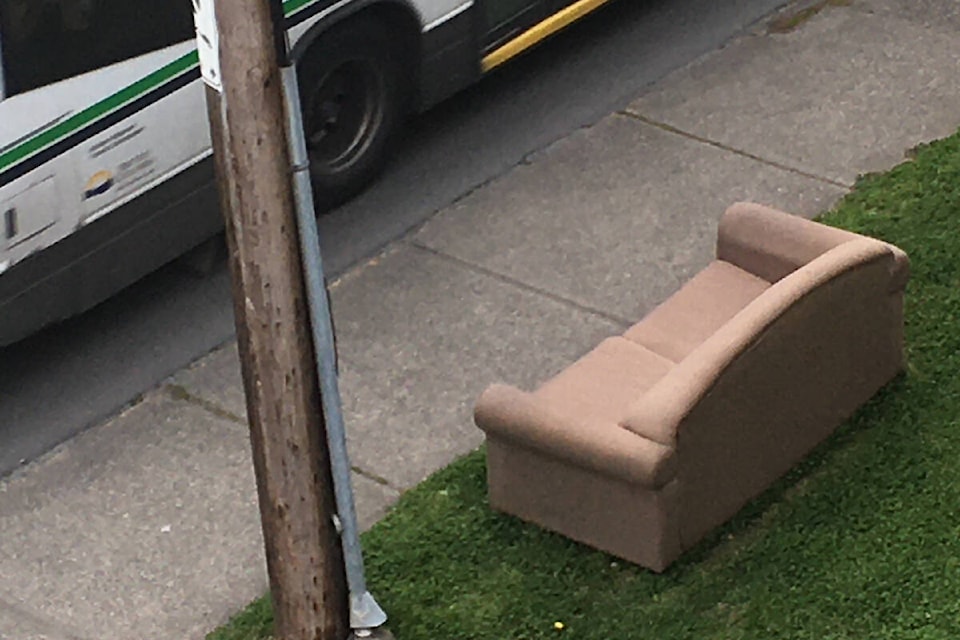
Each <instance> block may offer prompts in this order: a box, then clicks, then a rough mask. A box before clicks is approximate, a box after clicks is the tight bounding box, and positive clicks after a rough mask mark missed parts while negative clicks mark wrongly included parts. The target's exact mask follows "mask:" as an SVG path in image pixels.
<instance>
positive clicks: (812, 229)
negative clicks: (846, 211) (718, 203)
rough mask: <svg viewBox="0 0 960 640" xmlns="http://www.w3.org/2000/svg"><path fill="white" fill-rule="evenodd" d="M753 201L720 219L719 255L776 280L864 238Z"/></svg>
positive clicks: (734, 209)
mask: <svg viewBox="0 0 960 640" xmlns="http://www.w3.org/2000/svg"><path fill="white" fill-rule="evenodd" d="M861 237H863V236H859V235H857V234H855V233H851V232H849V231H844V230H843V229H837V228H834V227H830V226H827V225H823V224H816V223H811V222H810V221H809V220H806V219H804V218H801V217H798V216H794V215H790V214H788V213H784V212H782V211H777V210H776V209H771V208H770V207H765V206H763V205H760V204H755V203H752V202H738V203H737V204H735V205H733V206H731V207H730V208H729V209H727V211H726V212H725V213H724V215H723V217H722V218H721V219H720V228H719V230H718V233H717V258H718V259H720V260H725V261H727V262H731V263H733V264H735V265H737V266H738V267H740V268H741V269H744V270H745V271H749V272H750V273H752V274H754V275H756V276H759V277H760V278H763V279H764V280H766V281H767V282H777V281H778V280H780V279H782V278H783V277H784V276H786V275H788V274H790V273H793V272H794V271H796V270H797V269H799V268H800V267H802V266H804V265H806V264H809V263H810V262H812V261H813V260H815V259H816V258H818V257H820V256H821V255H823V254H824V253H826V252H828V251H830V250H831V249H833V248H835V247H837V246H839V245H841V244H843V243H845V242H850V241H851V240H856V239H857V238H861Z"/></svg>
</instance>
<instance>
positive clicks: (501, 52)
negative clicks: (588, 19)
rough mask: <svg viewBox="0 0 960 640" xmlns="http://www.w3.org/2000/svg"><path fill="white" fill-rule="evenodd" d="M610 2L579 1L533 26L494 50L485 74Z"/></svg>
mask: <svg viewBox="0 0 960 640" xmlns="http://www.w3.org/2000/svg"><path fill="white" fill-rule="evenodd" d="M607 2H609V0H577V2H574V3H573V4H571V5H570V6H569V7H567V8H566V9H563V10H562V11H558V12H557V13H555V14H553V15H552V16H550V17H549V18H547V19H545V20H542V21H541V22H538V23H537V24H535V25H533V26H532V27H530V28H529V29H527V30H526V31H524V32H523V33H521V34H520V35H518V36H517V37H516V38H514V39H513V40H511V41H510V42H508V43H506V44H505V45H503V46H501V47H498V48H497V49H494V50H493V51H491V52H490V53H488V54H487V55H486V56H484V58H483V60H482V61H481V66H482V68H483V72H484V73H486V72H487V71H490V70H491V69H493V68H494V67H497V66H499V65H501V64H503V63H504V62H506V61H507V60H509V59H510V58H512V57H514V56H515V55H517V54H519V53H522V52H523V51H526V50H527V49H529V48H530V47H532V46H533V45H535V44H537V43H538V42H540V41H541V40H543V39H544V38H546V37H547V36H550V35H553V34H554V33H556V32H557V31H560V29H563V28H564V27H566V26H567V25H569V24H570V23H571V22H576V21H577V20H579V19H580V18H582V17H583V16H585V15H587V14H588V13H591V12H592V11H595V10H596V9H599V8H600V7H601V6H602V5H605V4H606V3H607Z"/></svg>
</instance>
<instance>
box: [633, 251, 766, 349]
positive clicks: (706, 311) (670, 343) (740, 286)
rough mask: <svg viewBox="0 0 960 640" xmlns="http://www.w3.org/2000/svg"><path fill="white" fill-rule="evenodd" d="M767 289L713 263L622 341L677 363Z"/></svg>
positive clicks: (749, 277) (745, 274) (746, 275)
mask: <svg viewBox="0 0 960 640" xmlns="http://www.w3.org/2000/svg"><path fill="white" fill-rule="evenodd" d="M769 288H770V283H769V282H767V281H766V280H763V279H761V278H758V277H757V276H755V275H753V274H752V273H748V272H746V271H744V270H743V269H740V268H738V267H736V266H734V265H732V264H730V263H729V262H725V261H723V260H714V261H713V262H712V263H710V264H709V265H708V266H707V267H706V268H705V269H704V270H703V271H701V272H700V273H698V274H697V275H696V276H694V277H693V278H692V279H691V280H690V281H689V282H687V283H686V284H685V285H684V286H683V287H682V288H681V289H680V290H679V291H677V292H676V293H674V294H673V295H672V296H670V297H669V298H668V299H667V300H666V301H665V302H663V304H661V305H660V306H658V307H657V308H656V309H654V310H653V311H651V312H650V313H649V314H647V316H646V317H644V318H643V320H641V321H640V322H638V323H637V324H635V325H633V326H632V327H630V329H628V330H627V332H626V333H624V334H623V337H625V338H627V339H628V340H631V341H633V342H636V343H637V344H640V345H643V346H644V347H646V348H648V349H650V350H651V351H653V352H655V353H658V354H660V355H661V356H663V357H664V358H667V359H669V360H671V361H673V362H680V361H681V360H683V359H684V358H686V357H687V355H689V354H690V352H691V351H693V350H694V349H696V348H697V346H698V345H699V344H700V343H702V342H703V341H704V340H706V339H707V338H709V337H710V336H712V335H713V334H714V333H715V332H716V331H717V329H719V328H720V327H721V326H723V325H724V323H726V322H727V321H728V320H730V318H732V317H733V316H735V315H736V314H737V313H738V312H739V311H740V310H741V309H743V308H744V307H746V306H747V305H748V304H750V303H751V302H752V301H753V300H754V299H755V298H756V297H757V296H759V295H760V294H761V293H763V292H764V291H766V290H767V289H769Z"/></svg>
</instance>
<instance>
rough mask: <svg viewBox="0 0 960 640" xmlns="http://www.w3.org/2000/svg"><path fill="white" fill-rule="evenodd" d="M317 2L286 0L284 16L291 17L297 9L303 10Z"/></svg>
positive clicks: (310, 0) (312, 0) (314, 0)
mask: <svg viewBox="0 0 960 640" xmlns="http://www.w3.org/2000/svg"><path fill="white" fill-rule="evenodd" d="M316 1H317V0H284V3H283V15H285V16H288V17H289V16H290V14H291V13H293V12H294V11H296V10H297V9H301V8H303V7H305V6H307V5H308V4H313V3H314V2H316Z"/></svg>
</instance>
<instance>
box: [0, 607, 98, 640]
mask: <svg viewBox="0 0 960 640" xmlns="http://www.w3.org/2000/svg"><path fill="white" fill-rule="evenodd" d="M0 610H6V611H7V613H9V614H13V615H14V616H16V617H18V618H20V619H22V620H25V621H26V622H27V623H28V624H30V625H31V626H33V627H34V630H36V631H40V632H41V633H43V634H46V633H50V634H56V635H57V637H59V638H62V639H63V640H86V636H81V635H80V634H79V632H78V631H75V630H73V629H70V628H67V627H66V626H64V625H63V623H61V622H59V621H57V620H52V619H50V618H47V617H44V616H41V615H38V614H37V613H35V612H33V611H30V610H28V609H26V608H24V607H23V606H21V605H18V604H14V603H13V602H10V601H9V600H7V599H5V598H0ZM2 632H3V630H2V629H0V638H3V639H6V637H7V636H5V635H2ZM41 637H47V636H46V635H43V636H41Z"/></svg>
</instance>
